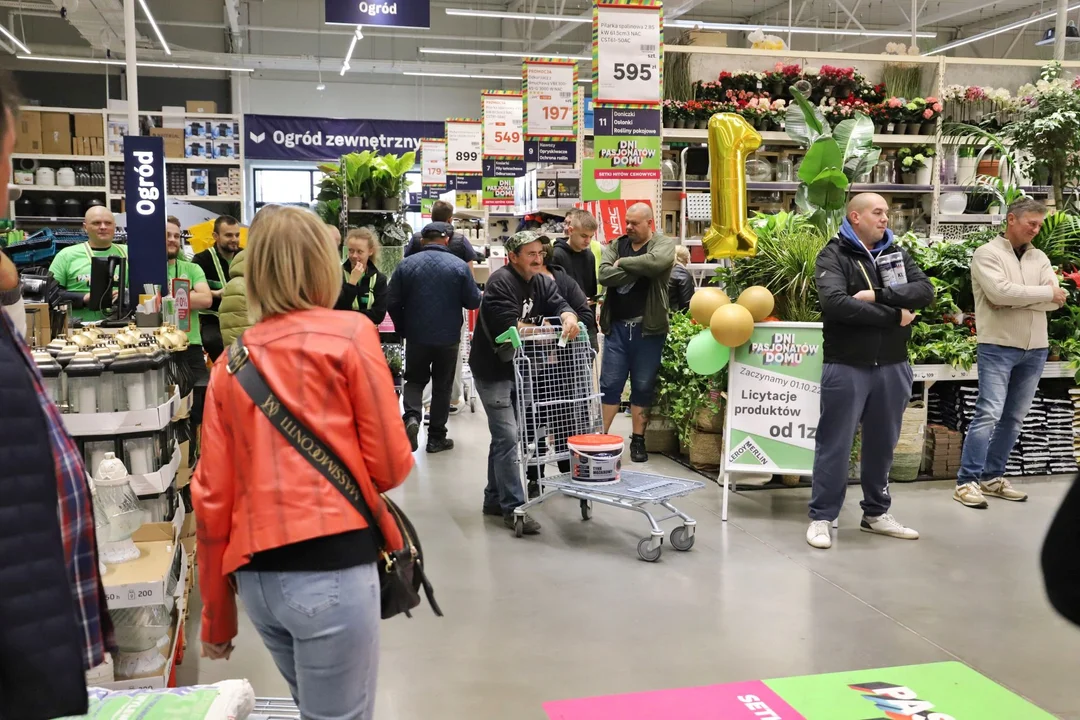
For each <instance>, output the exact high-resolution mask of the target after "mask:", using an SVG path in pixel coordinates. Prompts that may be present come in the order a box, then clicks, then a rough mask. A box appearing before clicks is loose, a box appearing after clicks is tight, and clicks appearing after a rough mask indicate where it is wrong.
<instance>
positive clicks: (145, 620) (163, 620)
mask: <svg viewBox="0 0 1080 720" xmlns="http://www.w3.org/2000/svg"><path fill="white" fill-rule="evenodd" d="M171 605H172V604H171V603H169V604H166V605H144V606H142V607H133V608H123V609H121V610H110V611H109V615H110V616H111V617H112V621H113V627H114V629H115V631H116V645H117V647H118V648H119V649H120V652H121V654H129V653H140V654H141V653H145V652H146V651H148V650H156V649H157V648H158V645H159V643H160V642H161V640H162V638H166V637H167V636H168V634H169V627H170V626H171V625H172V607H171ZM153 655H157V656H158V657H160V658H161V664H160V665H158V667H161V665H164V664H165V656H164V655H162V654H161V653H158V652H155V653H153ZM151 657H152V655H149V654H148V656H147V658H146V659H147V660H149V659H150V658H151ZM142 664H143V663H140V666H141V665H142ZM155 669H157V668H155V667H149V668H143V667H140V668H139V671H141V672H151V671H153V670H155ZM133 674H137V672H136V673H133Z"/></svg>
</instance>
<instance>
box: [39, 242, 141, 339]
mask: <svg viewBox="0 0 1080 720" xmlns="http://www.w3.org/2000/svg"><path fill="white" fill-rule="evenodd" d="M91 255H93V257H113V256H114V257H124V258H126V257H127V248H126V247H124V246H122V245H115V244H113V245H110V246H109V248H108V249H107V250H94V249H93V248H91V247H90V244H89V243H85V242H84V243H79V244H78V245H72V246H71V247H66V248H64V249H63V250H61V251H60V252H58V253H57V254H56V257H55V258H53V261H52V265H50V266H49V272H50V273H51V274H52V276H53V277H54V278H56V282H58V283H60V287H62V288H64V289H65V290H68V291H70V292H77V293H82V294H83V295H85V294H86V293H88V292H90V267H91V263H90V257H91ZM72 315H73V316H74V317H76V318H78V319H79V320H103V319H104V318H105V313H102V312H99V311H97V310H91V309H90V308H79V309H74V310H72Z"/></svg>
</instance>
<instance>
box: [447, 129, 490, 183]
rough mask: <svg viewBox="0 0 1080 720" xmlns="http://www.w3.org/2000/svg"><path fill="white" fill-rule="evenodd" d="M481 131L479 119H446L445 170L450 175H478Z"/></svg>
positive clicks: (480, 168) (480, 169)
mask: <svg viewBox="0 0 1080 720" xmlns="http://www.w3.org/2000/svg"><path fill="white" fill-rule="evenodd" d="M483 140H484V137H483V132H482V129H481V125H480V121H479V120H447V121H446V172H447V173H448V174H450V175H479V174H480V173H482V172H483V170H484V167H483V161H482V158H481V156H480V153H481V147H482V145H483Z"/></svg>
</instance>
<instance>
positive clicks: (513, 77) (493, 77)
mask: <svg viewBox="0 0 1080 720" xmlns="http://www.w3.org/2000/svg"><path fill="white" fill-rule="evenodd" d="M401 74H402V75H415V76H418V77H448V78H462V79H468V80H520V79H521V76H520V75H470V74H466V73H441V72H413V71H411V70H409V71H405V72H402V73H401ZM578 82H579V83H581V84H582V85H590V84H592V78H580V79H579V80H578Z"/></svg>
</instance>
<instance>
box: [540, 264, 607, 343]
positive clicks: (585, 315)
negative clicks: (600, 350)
mask: <svg viewBox="0 0 1080 720" xmlns="http://www.w3.org/2000/svg"><path fill="white" fill-rule="evenodd" d="M548 270H550V271H551V274H552V275H553V276H554V279H555V287H556V288H558V290H559V294H560V295H562V296H563V299H564V300H566V302H567V304H568V305H569V306H570V308H571V309H572V310H573V311H574V314H575V315H577V316H578V320H580V321H581V322H583V323H585V327H587V328H588V329H589V342H590V343H591V344H592V345H593V347H596V312H594V311H593V309H592V308H591V307H589V299H588V298H587V297H585V293H583V292H582V291H581V288H580V287H578V284H577V282H575V281H574V278H572V277H570V273H568V272H566V271H565V270H563V269H562V268H561V267H559V266H557V265H552V266H551V267H549V268H548Z"/></svg>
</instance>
